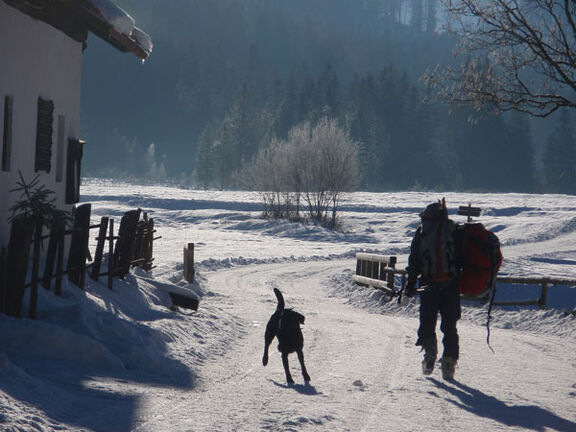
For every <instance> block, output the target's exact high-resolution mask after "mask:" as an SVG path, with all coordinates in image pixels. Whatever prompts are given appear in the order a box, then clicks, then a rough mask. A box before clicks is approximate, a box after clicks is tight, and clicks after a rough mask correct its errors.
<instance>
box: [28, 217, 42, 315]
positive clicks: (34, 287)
mask: <svg viewBox="0 0 576 432" xmlns="http://www.w3.org/2000/svg"><path fill="white" fill-rule="evenodd" d="M43 225H44V221H43V219H42V216H38V217H37V219H36V221H35V223H34V248H33V252H32V279H31V281H30V307H29V311H28V316H29V317H30V318H31V319H36V305H37V303H38V276H39V273H40V248H41V247H42V226H43Z"/></svg>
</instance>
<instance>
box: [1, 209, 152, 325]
mask: <svg viewBox="0 0 576 432" xmlns="http://www.w3.org/2000/svg"><path fill="white" fill-rule="evenodd" d="M90 214H91V205H90V204H83V205H80V206H78V207H77V208H76V209H75V212H74V218H73V219H74V224H73V226H72V228H70V229H64V228H57V227H56V228H53V229H52V230H51V232H50V233H49V234H48V235H43V230H42V226H43V224H42V220H36V221H33V220H27V219H19V220H15V221H14V222H13V223H12V227H11V232H10V241H9V244H8V248H7V249H6V248H3V249H2V250H1V251H0V312H2V313H5V314H6V315H9V316H15V317H18V316H20V313H21V309H22V303H23V299H24V293H25V291H26V289H27V288H30V305H29V317H30V318H35V317H36V303H37V298H38V285H39V284H40V283H41V285H42V287H44V289H46V290H50V289H51V287H52V285H53V281H54V292H55V294H56V295H61V293H62V277H63V276H64V275H67V276H68V279H69V280H70V281H71V282H72V283H74V284H75V285H77V286H78V287H80V288H81V289H84V287H85V283H86V271H87V270H88V269H90V277H91V278H92V279H93V280H96V281H98V280H99V278H100V276H107V285H108V288H110V289H112V288H113V278H114V277H119V278H123V277H124V276H125V275H126V274H127V273H128V272H129V270H130V268H131V267H134V266H140V267H142V268H144V269H145V270H150V269H152V268H153V265H152V262H153V260H154V258H153V257H152V254H153V241H154V240H156V239H158V238H159V237H154V233H155V230H154V221H153V219H151V218H150V219H149V218H148V216H147V214H146V213H144V217H143V219H142V220H140V215H141V210H140V209H138V210H131V211H129V212H126V214H125V215H124V216H123V217H122V220H121V222H120V229H119V233H118V235H117V236H116V235H115V234H114V220H113V219H110V218H108V217H102V218H101V220H100V223H99V224H97V225H90ZM92 229H98V236H97V237H96V242H97V243H96V250H95V254H94V259H93V260H92V256H91V254H90V250H89V240H90V230H92ZM67 236H69V238H70V240H69V241H70V247H69V254H68V259H67V262H66V267H65V268H64V249H65V247H64V246H65V243H66V237H67ZM46 240H48V247H47V249H46V259H45V261H44V273H43V276H42V279H41V280H40V266H41V261H40V254H41V248H42V247H43V245H44V242H45V241H46ZM115 242H116V243H115ZM106 243H108V254H107V264H108V265H107V267H108V268H107V269H106V271H104V272H103V271H102V264H103V261H104V249H105V247H106ZM31 249H32V269H31V271H30V272H29V271H28V266H29V261H30V260H29V257H30V250H31ZM88 261H91V262H88ZM28 273H30V276H29V277H30V281H29V282H28V283H26V279H27V277H28Z"/></svg>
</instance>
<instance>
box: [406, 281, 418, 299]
mask: <svg viewBox="0 0 576 432" xmlns="http://www.w3.org/2000/svg"><path fill="white" fill-rule="evenodd" d="M404 295H405V296H406V297H414V296H415V295H416V284H413V283H408V284H406V287H405V288H404Z"/></svg>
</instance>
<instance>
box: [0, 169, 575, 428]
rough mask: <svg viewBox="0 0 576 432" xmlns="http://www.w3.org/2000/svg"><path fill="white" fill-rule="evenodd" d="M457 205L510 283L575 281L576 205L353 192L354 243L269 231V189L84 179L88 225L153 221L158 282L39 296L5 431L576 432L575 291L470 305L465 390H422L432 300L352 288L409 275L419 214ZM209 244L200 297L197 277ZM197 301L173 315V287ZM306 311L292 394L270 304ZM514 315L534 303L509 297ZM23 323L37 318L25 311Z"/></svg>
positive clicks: (514, 290) (2, 334)
mask: <svg viewBox="0 0 576 432" xmlns="http://www.w3.org/2000/svg"><path fill="white" fill-rule="evenodd" d="M442 196H445V197H446V201H447V204H448V207H449V209H451V217H452V218H453V219H454V220H455V221H457V222H464V218H463V217H461V216H457V215H455V209H456V208H457V207H458V206H459V205H467V204H468V203H469V202H471V203H472V205H473V206H478V207H481V208H482V209H483V210H484V211H483V214H482V216H481V217H480V221H481V222H483V223H484V224H485V225H486V226H487V227H488V228H490V229H492V230H493V231H495V232H496V233H497V234H498V236H499V238H500V240H501V242H502V245H503V254H504V264H503V268H502V270H501V273H500V274H501V275H508V276H549V277H563V278H570V279H576V197H572V196H564V195H522V194H502V195H488V194H457V193H448V194H445V195H443V194H437V193H415V192H414V193H382V194H375V193H354V194H350V195H347V196H346V197H345V199H344V200H343V202H342V208H341V216H342V222H343V225H344V230H343V231H342V232H330V231H327V230H325V229H322V228H319V227H316V226H313V225H302V224H290V223H287V222H283V221H268V220H263V219H261V218H260V213H261V201H260V197H259V195H258V194H256V193H247V192H218V191H208V192H205V191H193V190H185V189H178V188H171V187H158V186H135V185H130V184H120V183H115V182H105V181H99V180H86V181H84V184H83V187H82V200H83V202H90V203H92V205H93V215H92V219H93V222H94V223H96V222H98V221H99V218H100V216H111V217H113V218H115V220H116V221H118V222H119V220H120V217H121V215H122V214H123V212H124V211H126V210H131V209H135V208H138V207H140V208H142V209H143V210H145V211H147V212H148V214H149V216H150V217H153V218H154V219H155V224H156V228H157V230H158V232H157V235H159V236H162V238H161V239H159V240H157V241H156V242H155V253H154V256H155V264H156V268H155V269H153V270H152V271H151V272H148V273H144V272H142V271H136V272H134V273H133V274H131V275H129V276H128V277H126V279H125V280H124V281H117V282H116V283H115V286H114V290H113V291H109V290H108V289H107V288H106V286H105V281H103V284H99V283H94V282H93V281H90V279H88V280H89V281H90V282H89V283H88V286H87V288H86V290H85V291H81V290H79V289H78V288H76V287H74V286H72V285H65V286H64V295H63V297H62V298H58V297H55V296H54V295H53V294H52V293H48V292H45V291H44V290H41V291H42V292H41V293H40V294H41V295H40V304H39V311H38V320H36V321H31V320H28V319H19V320H16V319H11V318H7V317H5V316H0V341H1V345H0V430H2V431H103V432H114V431H118V432H121V431H139V432H156V431H174V432H183V431H214V432H217V431H398V432H401V431H472V432H476V431H482V432H485V431H504V430H506V431H508V430H511V431H514V430H516V431H538V432H540V431H564V432H574V431H576V355H575V354H574V353H575V345H574V344H575V342H576V316H574V314H571V313H569V312H570V311H572V310H574V309H575V308H576V288H574V287H564V286H552V287H550V288H549V301H548V308H547V309H546V310H538V309H536V308H515V307H507V308H502V307H496V308H495V310H494V311H493V314H492V315H493V320H492V326H491V330H492V332H491V345H492V347H493V348H494V353H493V352H492V351H491V350H490V348H489V347H488V346H487V344H486V327H485V322H486V308H485V306H480V305H477V304H468V303H466V304H465V305H464V308H463V309H464V310H463V318H462V321H461V322H460V325H459V330H460V335H461V359H460V363H459V367H458V369H457V370H456V380H455V381H452V382H446V381H443V380H442V378H441V376H440V372H439V371H438V370H437V371H435V372H434V374H433V375H432V376H430V377H423V376H422V374H421V367H420V362H421V358H422V354H421V353H420V352H419V350H418V348H417V347H415V346H414V343H415V341H416V337H415V333H416V328H417V325H418V320H417V316H418V300H417V299H412V300H408V301H405V302H403V303H402V304H400V305H399V304H397V302H396V301H391V302H389V301H387V299H386V298H385V297H384V296H383V295H382V294H381V293H380V292H379V291H376V290H373V289H370V288H361V287H357V286H355V285H354V284H352V283H351V281H350V279H351V275H352V273H353V269H354V268H355V258H354V256H355V253H356V251H370V252H376V253H381V254H384V255H396V256H398V260H399V263H400V264H399V266H400V267H403V266H405V264H406V258H407V253H408V249H409V244H410V240H411V237H412V234H413V233H414V230H415V229H416V226H417V224H418V217H417V213H418V212H419V211H421V210H422V209H423V208H424V207H425V205H426V204H428V203H429V202H432V201H434V200H436V199H438V198H441V197H442ZM189 242H193V243H195V245H196V249H195V252H196V253H195V256H196V263H197V267H196V270H197V282H196V283H194V284H188V283H186V282H184V281H183V280H182V249H183V246H184V245H185V244H187V243H189ZM171 285H176V286H179V287H181V288H182V289H187V290H191V291H193V292H196V293H197V294H198V295H199V296H200V297H201V302H200V308H199V310H198V311H197V312H194V311H190V310H185V309H179V310H171V309H170V299H169V296H168V294H166V292H165V291H164V290H163V288H165V287H166V286H171ZM274 287H277V288H279V289H280V290H281V291H282V292H283V293H284V296H285V298H286V303H287V306H288V307H294V308H295V309H296V310H298V311H299V312H301V313H303V314H304V315H306V324H305V325H304V329H303V331H304V337H305V348H304V353H305V356H306V363H307V368H308V371H309V373H310V375H311V377H312V381H311V382H310V383H309V384H308V385H305V384H304V383H303V381H302V377H301V375H300V371H299V366H298V364H297V363H298V362H297V361H296V360H295V358H292V357H291V367H292V374H293V376H294V378H295V380H296V384H295V385H292V386H287V385H286V383H285V378H284V373H283V370H282V365H281V360H280V355H279V353H277V352H276V350H275V344H273V346H272V347H271V348H272V350H271V357H270V363H269V364H268V366H267V367H263V366H262V363H261V358H262V352H263V339H264V328H265V325H266V322H267V320H268V317H269V316H270V314H271V313H272V312H273V311H274V309H275V306H276V299H275V297H274V294H273V292H272V288H274ZM498 293H499V294H498V296H499V298H500V299H512V298H514V299H526V298H532V299H535V298H538V295H539V288H538V287H533V286H532V287H531V286H528V287H526V286H511V285H505V284H500V285H499V286H498ZM24 314H26V311H24Z"/></svg>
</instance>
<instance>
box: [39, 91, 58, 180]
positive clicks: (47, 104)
mask: <svg viewBox="0 0 576 432" xmlns="http://www.w3.org/2000/svg"><path fill="white" fill-rule="evenodd" d="M53 120H54V102H52V101H51V100H47V99H42V98H38V123H37V127H36V155H35V163H34V170H35V171H46V172H47V173H49V172H50V168H51V165H50V164H51V159H52V123H53Z"/></svg>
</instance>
